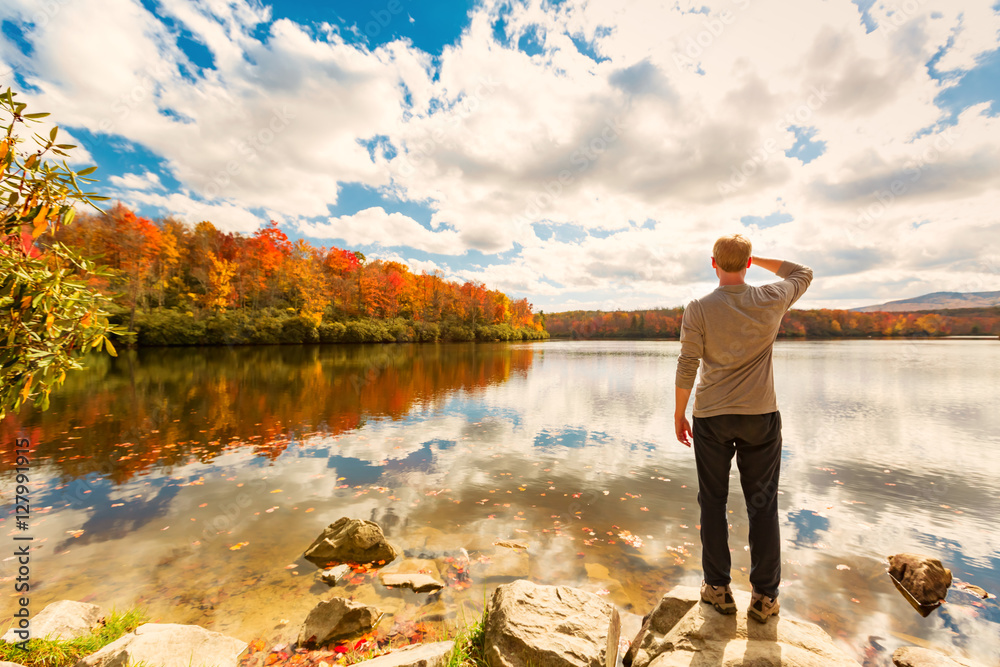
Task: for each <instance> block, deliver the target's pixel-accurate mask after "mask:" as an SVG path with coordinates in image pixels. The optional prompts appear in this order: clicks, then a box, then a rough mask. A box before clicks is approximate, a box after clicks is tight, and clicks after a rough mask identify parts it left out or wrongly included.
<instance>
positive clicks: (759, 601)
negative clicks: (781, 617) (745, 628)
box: [747, 591, 781, 623]
mask: <svg viewBox="0 0 1000 667" xmlns="http://www.w3.org/2000/svg"><path fill="white" fill-rule="evenodd" d="M779 609H781V604H779V603H778V598H772V597H769V596H767V595H764V594H763V593H758V592H757V591H754V592H753V595H751V596H750V606H749V607H748V608H747V616H749V617H750V618H752V619H753V620H755V621H757V622H758V623H767V618H768V616H777V615H778V610H779Z"/></svg>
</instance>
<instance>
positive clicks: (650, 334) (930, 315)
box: [545, 307, 1000, 338]
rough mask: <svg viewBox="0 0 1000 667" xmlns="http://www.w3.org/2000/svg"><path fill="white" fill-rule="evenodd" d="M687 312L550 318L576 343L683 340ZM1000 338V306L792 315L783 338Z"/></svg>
mask: <svg viewBox="0 0 1000 667" xmlns="http://www.w3.org/2000/svg"><path fill="white" fill-rule="evenodd" d="M683 312H684V311H683V310H682V309H681V308H672V309H657V310H637V311H615V312H602V311H579V310H578V311H570V312H565V313H548V314H546V315H545V327H546V329H547V330H548V331H549V333H550V334H551V335H553V336H569V337H572V338H677V337H678V336H680V325H681V318H682V316H683ZM976 334H983V335H1000V307H993V308H962V309H953V310H946V311H937V312H931V311H921V312H914V313H888V312H877V313H858V312H854V311H850V310H829V309H825V308H824V309H819V310H790V311H788V312H787V313H786V314H785V317H784V319H783V320H782V322H781V328H780V329H779V330H778V336H779V337H803V336H808V337H810V338H830V337H837V338H839V337H868V336H947V335H956V336H963V335H976Z"/></svg>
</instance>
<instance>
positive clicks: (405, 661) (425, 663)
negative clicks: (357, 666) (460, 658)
mask: <svg viewBox="0 0 1000 667" xmlns="http://www.w3.org/2000/svg"><path fill="white" fill-rule="evenodd" d="M453 648H455V642H434V643H433V644H411V645H410V646H404V647H403V648H400V649H396V650H394V651H393V652H392V653H387V654H385V655H380V656H379V657H377V658H372V659H371V660H365V661H364V662H363V663H362V664H363V665H365V667H444V666H445V665H447V664H448V658H449V657H450V656H451V651H452V649H453Z"/></svg>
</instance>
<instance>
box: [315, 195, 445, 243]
mask: <svg viewBox="0 0 1000 667" xmlns="http://www.w3.org/2000/svg"><path fill="white" fill-rule="evenodd" d="M298 227H299V231H300V232H302V233H303V234H306V235H307V236H312V237H314V238H322V239H344V240H345V241H346V242H347V243H348V245H352V246H356V245H369V244H378V245H381V246H385V247H396V246H406V247H409V248H414V249H416V250H423V251H425V252H433V253H438V254H445V255H447V254H454V253H455V252H456V249H457V248H458V247H459V245H460V241H459V238H458V233H456V232H455V231H453V230H448V229H445V230H441V231H432V230H430V229H427V228H426V227H424V226H423V225H421V224H420V223H419V222H417V221H416V220H414V219H413V218H411V217H409V216H406V215H403V214H402V213H386V212H385V209H383V208H382V207H381V206H373V207H371V208H366V209H364V210H363V211H358V212H357V213H355V214H353V215H342V216H340V217H338V218H330V219H329V220H328V221H327V222H322V223H315V222H300V223H299V225H298Z"/></svg>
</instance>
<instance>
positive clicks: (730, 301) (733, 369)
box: [676, 261, 813, 417]
mask: <svg viewBox="0 0 1000 667" xmlns="http://www.w3.org/2000/svg"><path fill="white" fill-rule="evenodd" d="M777 274H778V277H780V278H784V280H780V281H778V282H774V283H770V284H768V285H761V286H759V287H757V286H754V285H722V286H719V287H717V288H716V289H715V291H713V292H711V293H709V294H708V295H706V296H703V297H702V298H700V299H694V300H693V301H691V303H690V304H688V306H687V308H686V309H685V310H684V318H683V320H682V322H681V354H680V357H679V358H678V359H677V378H676V384H677V386H678V387H680V388H681V389H691V388H692V387H693V386H694V380H695V376H696V375H697V373H698V366H699V362H700V364H701V382H700V383H699V384H698V389H697V390H696V391H695V398H694V411H693V414H694V416H695V417H712V416H714V415H723V414H738V415H760V414H766V413H768V412H774V411H775V410H777V409H778V399H777V397H776V396H775V393H774V373H773V370H772V367H771V346H772V345H773V343H774V339H775V337H777V335H778V327H779V326H780V324H781V318H782V317H783V316H784V314H785V311H787V310H788V309H789V308H790V307H791V306H792V304H793V303H795V302H796V301H798V300H799V297H801V296H802V294H803V293H805V291H806V289H807V288H808V287H809V284H810V283H811V282H812V277H813V273H812V269H810V268H809V267H807V266H803V265H802V264H796V263H794V262H788V261H784V262H782V263H781V266H780V267H778V271H777Z"/></svg>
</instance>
